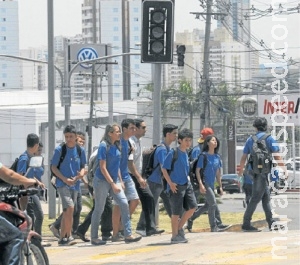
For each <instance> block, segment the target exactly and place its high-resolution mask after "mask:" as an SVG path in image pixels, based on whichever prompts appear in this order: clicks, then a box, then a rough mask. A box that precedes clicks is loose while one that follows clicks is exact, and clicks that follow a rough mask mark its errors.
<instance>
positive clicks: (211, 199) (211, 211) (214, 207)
mask: <svg viewBox="0 0 300 265" xmlns="http://www.w3.org/2000/svg"><path fill="white" fill-rule="evenodd" d="M205 189H206V193H205V200H206V202H205V204H207V205H208V220H209V225H210V228H211V229H213V228H215V227H216V226H217V225H218V223H217V221H216V220H219V221H221V216H220V211H219V207H218V204H217V201H216V196H215V192H214V190H213V189H212V188H211V187H210V186H208V185H205ZM204 206H205V205H204ZM221 223H222V221H221Z"/></svg>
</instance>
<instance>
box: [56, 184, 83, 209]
mask: <svg viewBox="0 0 300 265" xmlns="http://www.w3.org/2000/svg"><path fill="white" fill-rule="evenodd" d="M57 192H58V194H59V196H60V199H61V204H62V207H63V210H65V209H67V208H69V207H74V205H75V202H76V201H77V193H78V192H77V191H76V190H71V189H69V188H68V187H67V186H64V187H60V188H57Z"/></svg>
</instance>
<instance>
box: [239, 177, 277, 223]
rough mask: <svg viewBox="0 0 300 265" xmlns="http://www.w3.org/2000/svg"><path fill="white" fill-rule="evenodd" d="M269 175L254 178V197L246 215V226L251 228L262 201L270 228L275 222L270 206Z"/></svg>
mask: <svg viewBox="0 0 300 265" xmlns="http://www.w3.org/2000/svg"><path fill="white" fill-rule="evenodd" d="M268 186H269V183H268V178H267V175H255V176H254V178H253V186H252V197H251V200H250V202H249V204H248V205H247V208H246V211H245V213H244V221H243V225H244V226H250V222H251V219H252V215H253V213H254V211H255V209H256V206H257V204H258V203H259V202H260V201H262V206H263V209H264V212H265V216H266V221H267V223H268V225H269V226H271V225H272V223H273V222H274V220H273V216H272V211H271V206H270V190H269V187H268Z"/></svg>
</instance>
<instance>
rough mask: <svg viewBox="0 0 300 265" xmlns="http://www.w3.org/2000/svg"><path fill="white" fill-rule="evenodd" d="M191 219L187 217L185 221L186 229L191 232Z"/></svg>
mask: <svg viewBox="0 0 300 265" xmlns="http://www.w3.org/2000/svg"><path fill="white" fill-rule="evenodd" d="M193 222H194V221H193V220H192V219H188V221H187V226H186V229H187V230H188V231H189V232H190V233H191V232H192V228H193Z"/></svg>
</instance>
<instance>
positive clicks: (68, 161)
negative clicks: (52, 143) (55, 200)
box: [51, 145, 86, 190]
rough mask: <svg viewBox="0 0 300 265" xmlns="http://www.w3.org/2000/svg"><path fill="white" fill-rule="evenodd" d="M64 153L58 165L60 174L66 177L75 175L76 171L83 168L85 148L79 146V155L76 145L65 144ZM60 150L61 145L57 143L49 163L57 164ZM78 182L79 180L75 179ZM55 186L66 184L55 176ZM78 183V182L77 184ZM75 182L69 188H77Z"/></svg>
mask: <svg viewBox="0 0 300 265" xmlns="http://www.w3.org/2000/svg"><path fill="white" fill-rule="evenodd" d="M66 148H67V150H66V155H65V158H64V160H63V161H62V162H61V164H60V166H59V170H60V172H61V173H62V175H63V176H64V177H66V178H71V177H76V176H77V174H78V171H80V170H81V169H82V168H84V165H85V164H86V155H85V150H84V149H83V148H82V147H80V148H81V156H80V157H79V154H78V153H77V147H76V146H74V147H72V148H69V147H68V146H66ZM61 152H62V146H61V145H59V146H58V147H56V148H55V150H54V155H53V157H52V161H51V165H54V166H58V163H59V160H60V156H61ZM77 182H79V181H77ZM55 184H56V187H58V188H60V187H64V186H66V185H67V184H65V183H64V182H63V181H62V180H61V179H60V178H56V183H55ZM77 185H78V184H77ZM77 185H76V184H75V185H74V186H72V187H70V188H71V189H75V186H76V190H78V187H77Z"/></svg>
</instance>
